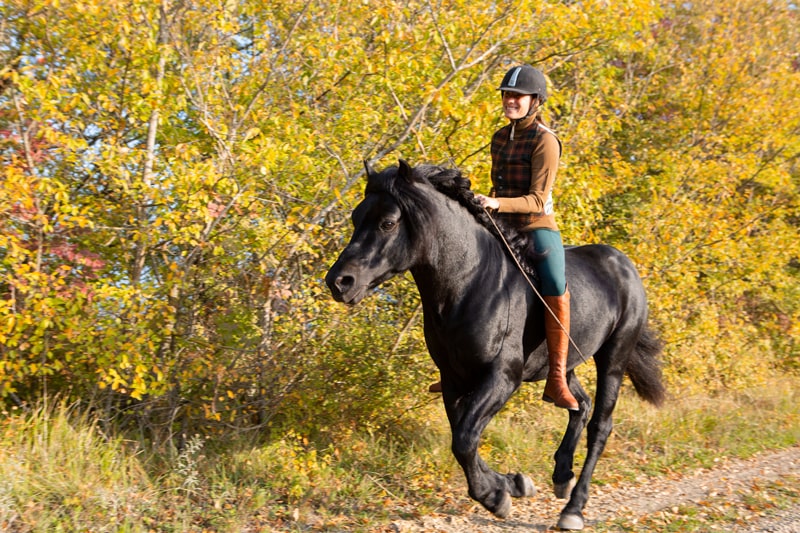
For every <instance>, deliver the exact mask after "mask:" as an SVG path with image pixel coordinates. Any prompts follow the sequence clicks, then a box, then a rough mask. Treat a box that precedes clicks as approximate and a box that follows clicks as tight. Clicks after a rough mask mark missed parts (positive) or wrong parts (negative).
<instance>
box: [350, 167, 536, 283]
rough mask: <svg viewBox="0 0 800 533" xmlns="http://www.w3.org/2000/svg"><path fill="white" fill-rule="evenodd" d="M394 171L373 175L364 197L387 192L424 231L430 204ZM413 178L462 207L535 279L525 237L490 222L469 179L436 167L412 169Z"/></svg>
mask: <svg viewBox="0 0 800 533" xmlns="http://www.w3.org/2000/svg"><path fill="white" fill-rule="evenodd" d="M397 170H398V168H397V167H389V168H387V169H385V170H384V171H383V172H381V173H380V174H372V175H371V176H370V177H369V181H368V183H367V188H366V190H365V192H364V194H365V195H366V194H369V193H370V192H375V191H377V190H384V191H386V192H388V193H389V194H391V195H392V197H393V198H395V200H397V202H398V203H399V204H400V206H401V209H402V210H403V213H404V214H405V215H406V216H408V217H410V218H411V221H412V225H414V226H416V227H417V228H424V227H426V224H425V222H426V219H427V217H426V214H425V213H426V212H427V209H425V207H426V206H427V205H428V204H429V200H428V198H427V197H426V195H425V192H424V191H423V190H422V189H420V188H419V187H415V186H413V185H412V184H410V183H408V182H406V181H405V180H403V179H397V178H398V172H397ZM413 177H414V179H415V180H419V181H425V182H427V183H429V184H431V185H432V186H433V188H434V189H436V190H437V191H438V192H440V193H442V194H444V195H445V196H447V197H448V198H451V199H453V200H455V201H457V202H458V203H459V204H460V205H461V206H463V207H465V208H466V209H467V211H469V212H470V214H471V215H472V216H473V217H474V218H475V220H476V221H477V222H478V223H479V224H480V225H481V226H483V227H484V228H486V229H487V230H489V232H490V233H491V234H492V235H494V236H495V237H496V238H497V239H498V240H499V241H500V242H501V243H503V241H505V243H508V246H506V244H505V243H503V249H504V250H505V251H506V253H509V255H510V256H511V257H512V259H516V260H517V261H519V263H520V264H521V265H522V267H523V268H524V270H525V273H526V274H527V275H528V276H530V277H531V278H532V279H538V277H537V274H536V270H535V268H534V266H533V265H534V263H535V262H536V260H537V255H536V253H535V252H534V251H533V246H532V245H531V243H530V241H529V239H528V235H527V234H526V233H523V232H520V231H517V230H516V229H514V228H513V227H511V226H509V225H508V224H505V223H504V222H503V221H502V220H499V219H493V218H492V217H491V216H490V215H489V213H488V212H487V211H486V209H484V208H483V207H482V206H481V204H480V203H479V202H478V200H476V199H475V193H474V192H473V191H472V190H471V186H472V182H470V180H469V178H466V177H464V176H463V175H462V174H461V171H460V170H458V169H457V168H445V167H439V166H436V165H418V166H416V167H413ZM420 207H421V208H422V209H420Z"/></svg>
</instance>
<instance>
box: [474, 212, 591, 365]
mask: <svg viewBox="0 0 800 533" xmlns="http://www.w3.org/2000/svg"><path fill="white" fill-rule="evenodd" d="M483 210H484V211H485V212H486V214H487V215H488V217H489V220H490V221H491V222H492V226H494V229H496V230H497V234H498V235H500V240H501V241H503V244H504V245H505V247H506V249H507V250H508V251H509V252H510V255H511V257H512V259H514V264H516V265H517V268H518V269H519V271H520V272H521V273H522V276H523V277H524V278H525V281H527V282H528V285H530V287H531V289H533V292H534V294H536V296H537V297H538V298H539V300H541V302H542V305H544V308H545V309H547V312H548V313H550V315H551V316H552V317H553V318H554V319H555V321H556V323H557V324H558V326H559V327H560V328H561V331H563V332H564V333H566V334H567V338H568V339H569V342H570V344H572V346H573V347H574V348H575V350H577V352H578V355H580V357H581V361H582V362H584V363H585V362H586V360H587V358H586V356H585V355H583V352H582V351H581V349H580V348H578V345H577V344H576V343H575V341H574V340H573V339H572V336H571V335H570V334H569V331H567V328H565V327H564V324H562V323H561V321H560V320H559V319H558V317H557V316H556V314H555V313H554V312H553V310H552V309H550V306H549V305H547V302H546V301H545V300H544V296H542V294H541V293H540V292H539V290H538V289H537V288H536V286H535V285H534V284H533V282H532V281H531V278H529V277H528V274H527V273H526V272H525V269H524V268H523V267H522V264H521V263H520V262H519V259H517V255H516V254H515V253H514V251H513V250H512V249H511V245H510V244H508V241H507V240H506V237H505V235H503V232H502V231H500V228H499V227H497V224H496V223H495V221H494V217H492V214H491V213H490V212H489V210H488V209H486V208H485V207H484V208H483Z"/></svg>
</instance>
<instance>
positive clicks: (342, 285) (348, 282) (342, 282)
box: [336, 276, 356, 292]
mask: <svg viewBox="0 0 800 533" xmlns="http://www.w3.org/2000/svg"><path fill="white" fill-rule="evenodd" d="M355 281H356V280H355V278H354V277H353V276H339V277H338V278H336V288H337V289H339V291H341V292H345V291H346V290H347V289H349V288H351V287H352V286H353V284H354V283H355Z"/></svg>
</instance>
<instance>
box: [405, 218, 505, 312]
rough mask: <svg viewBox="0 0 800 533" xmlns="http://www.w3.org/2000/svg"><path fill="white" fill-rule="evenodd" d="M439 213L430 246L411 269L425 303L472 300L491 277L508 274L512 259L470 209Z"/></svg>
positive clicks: (440, 303)
mask: <svg viewBox="0 0 800 533" xmlns="http://www.w3.org/2000/svg"><path fill="white" fill-rule="evenodd" d="M447 211H449V213H448V216H442V217H437V220H438V222H437V223H436V224H435V226H434V227H432V228H431V229H430V231H432V232H434V233H433V235H434V237H433V238H432V239H431V244H430V249H429V250H427V251H426V252H427V253H426V254H425V257H424V258H423V259H422V260H421V261H420V262H419V263H418V264H417V265H416V266H415V267H413V268H412V269H411V274H412V275H413V276H414V280H415V281H416V283H417V287H418V288H419V292H420V296H421V298H422V300H423V304H426V305H433V306H442V305H447V303H451V304H454V303H456V302H463V301H464V300H468V299H470V298H471V297H473V295H474V294H476V288H477V287H480V286H481V285H485V284H486V281H487V280H488V279H489V278H492V279H497V276H505V275H508V272H509V269H508V263H509V260H508V258H507V256H506V255H505V253H504V252H503V249H502V243H501V242H500V241H498V240H497V239H496V238H495V237H494V236H493V235H492V234H491V233H489V231H488V230H486V229H485V228H483V227H482V226H481V225H480V224H479V223H478V222H476V221H475V219H474V218H472V216H471V215H470V214H469V213H467V212H466V211H463V212H462V211H461V210H459V212H458V214H457V216H452V211H451V210H447Z"/></svg>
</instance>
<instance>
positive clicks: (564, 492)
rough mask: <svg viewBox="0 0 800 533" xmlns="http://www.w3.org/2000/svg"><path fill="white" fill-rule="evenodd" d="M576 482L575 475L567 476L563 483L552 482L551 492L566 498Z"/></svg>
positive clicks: (563, 498) (557, 496)
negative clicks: (567, 478)
mask: <svg viewBox="0 0 800 533" xmlns="http://www.w3.org/2000/svg"><path fill="white" fill-rule="evenodd" d="M577 483H578V480H577V479H575V476H572V477H571V478H569V480H567V481H566V482H565V483H553V493H555V495H556V498H559V499H561V500H566V499H567V498H569V496H570V494H572V489H574V488H575V485H576V484H577Z"/></svg>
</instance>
